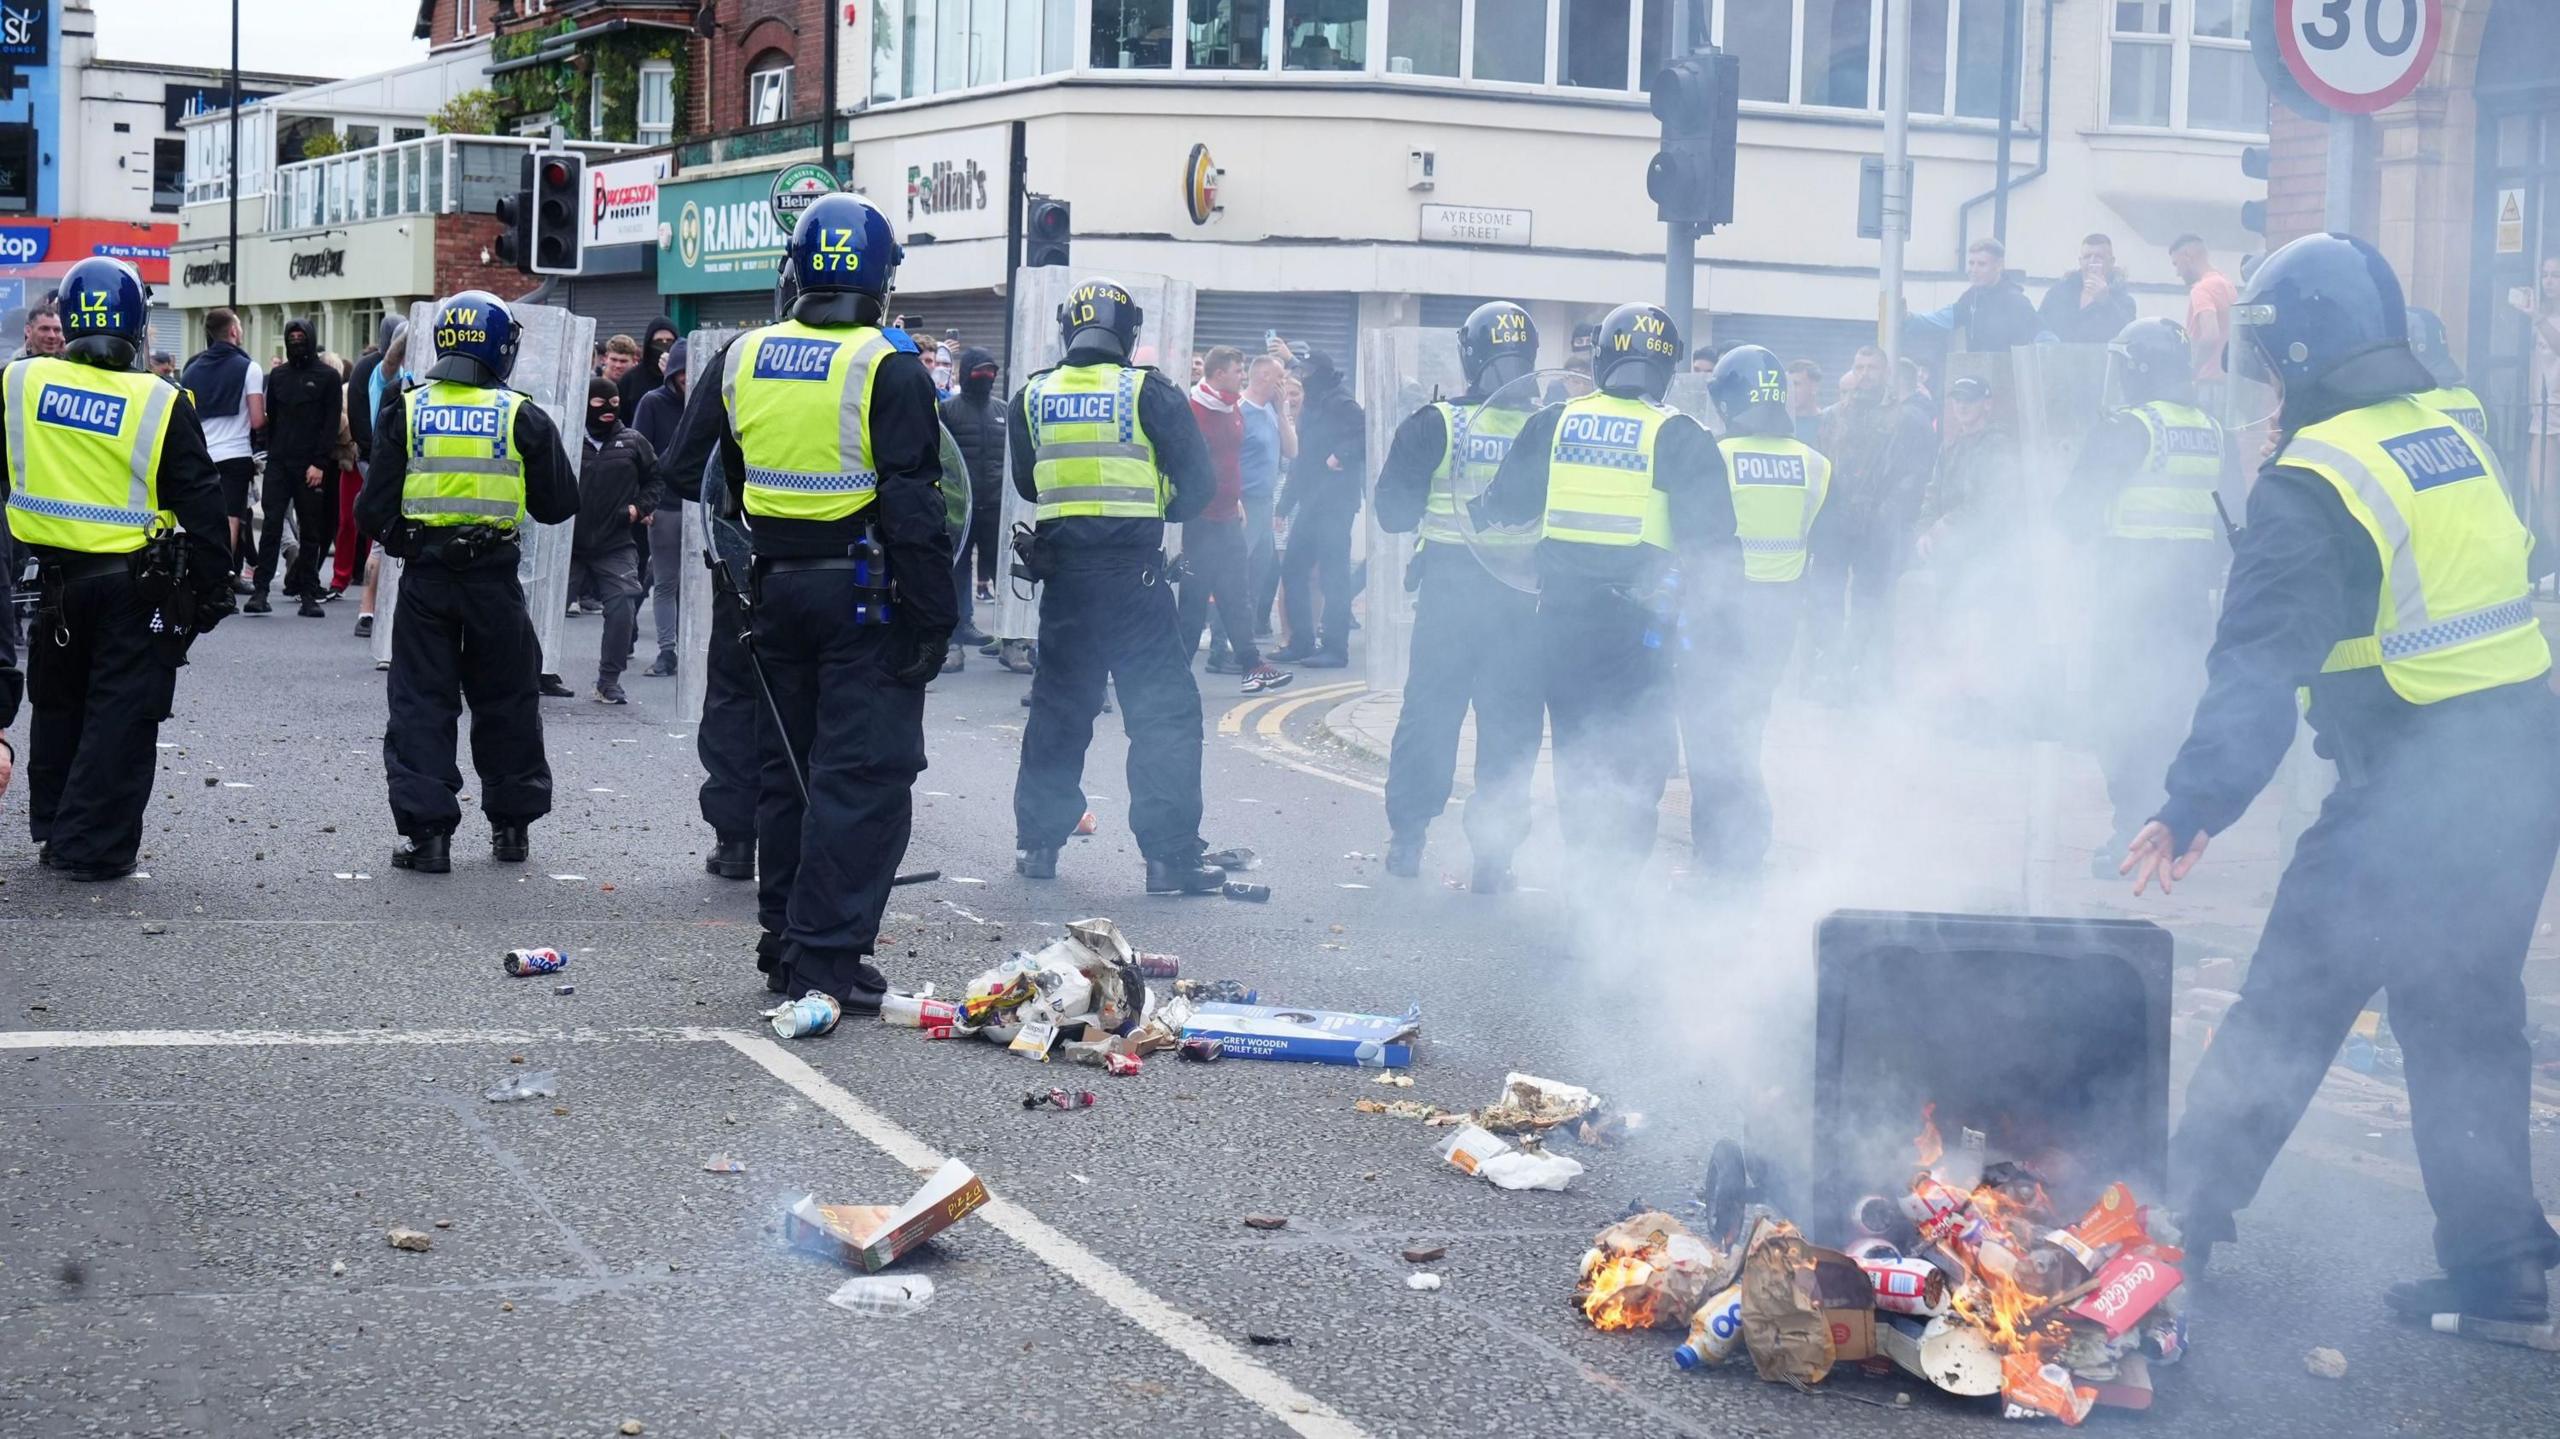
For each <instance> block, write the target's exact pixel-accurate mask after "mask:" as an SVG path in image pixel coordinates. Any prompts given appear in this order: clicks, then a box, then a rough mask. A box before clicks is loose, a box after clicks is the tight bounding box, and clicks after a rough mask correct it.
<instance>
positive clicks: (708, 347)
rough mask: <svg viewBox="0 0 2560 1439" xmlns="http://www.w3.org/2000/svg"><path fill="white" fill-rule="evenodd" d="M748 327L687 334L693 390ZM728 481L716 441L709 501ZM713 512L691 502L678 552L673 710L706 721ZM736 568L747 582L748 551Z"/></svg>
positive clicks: (683, 718)
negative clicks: (709, 549) (679, 572)
mask: <svg viewBox="0 0 2560 1439" xmlns="http://www.w3.org/2000/svg"><path fill="white" fill-rule="evenodd" d="M745 333H746V332H745V331H744V330H725V329H724V330H696V331H694V332H693V333H692V334H690V335H688V336H686V337H685V345H684V349H685V369H686V373H687V374H688V375H689V376H690V378H689V379H688V380H686V382H685V383H686V385H687V386H688V389H687V393H688V394H690V393H691V390H690V387H691V386H693V385H717V384H719V383H720V360H721V356H722V353H723V352H724V351H725V350H727V349H728V347H729V343H730V342H731V341H733V340H735V339H736V338H737V337H738V336H740V335H742V334H745ZM727 483H728V477H727V472H726V469H725V467H724V466H723V464H722V462H721V459H720V447H719V446H718V445H714V446H712V447H711V456H710V458H709V459H708V460H707V461H706V462H705V463H704V465H703V473H702V495H703V499H704V500H705V501H706V502H708V501H709V500H710V499H711V498H712V496H713V493H714V491H715V490H717V489H718V488H720V487H721V486H724V485H726V484H727ZM708 518H709V511H708V509H707V506H706V505H702V504H694V503H692V502H691V501H687V502H686V503H685V506H684V514H683V523H684V542H683V544H682V545H681V546H680V547H679V549H680V552H679V553H678V555H677V564H678V565H679V566H681V567H682V571H683V573H682V577H681V578H679V579H678V580H677V581H676V594H677V606H676V656H677V658H676V685H675V712H674V714H673V715H671V716H670V718H671V719H673V720H674V721H675V722H676V723H679V724H700V723H702V707H703V702H704V697H705V696H706V695H707V694H708V693H709V688H710V676H711V623H712V620H711V592H712V589H713V585H714V582H713V580H712V576H711V567H710V566H709V565H708V564H706V563H704V561H703V554H704V553H705V547H706V545H707V543H708V541H709V539H710V537H711V534H712V532H713V526H711V525H710V524H708V523H707V521H708ZM658 523H660V524H665V523H666V519H665V518H664V517H661V518H660V520H659V521H658ZM725 537H727V538H730V540H731V543H732V545H733V547H736V542H737V540H740V539H743V538H744V536H743V535H734V536H725ZM740 548H741V550H742V547H740ZM730 573H731V574H733V575H735V576H737V577H738V582H739V583H741V584H744V583H745V582H746V573H747V572H746V567H745V556H744V554H743V552H741V553H739V554H736V555H733V556H732V565H731V569H730ZM667 578H668V577H667V576H664V575H661V576H659V577H658V579H659V581H660V582H661V583H663V582H665V581H666V579H667ZM626 688H628V687H627V686H626Z"/></svg>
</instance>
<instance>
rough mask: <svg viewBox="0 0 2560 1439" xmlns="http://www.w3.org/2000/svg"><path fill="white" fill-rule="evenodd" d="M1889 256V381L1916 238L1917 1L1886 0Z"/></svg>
mask: <svg viewBox="0 0 2560 1439" xmlns="http://www.w3.org/2000/svg"><path fill="white" fill-rule="evenodd" d="M1884 14H1885V19H1884V34H1885V41H1884V46H1885V50H1884V53H1885V64H1884V205H1883V210H1884V215H1883V219H1884V227H1883V228H1884V257H1883V265H1882V267H1881V269H1882V273H1881V275H1880V276H1879V278H1880V280H1881V281H1882V285H1881V289H1882V295H1881V297H1880V299H1881V304H1880V310H1879V314H1878V316H1877V324H1876V328H1877V330H1878V332H1879V335H1878V338H1880V339H1881V340H1883V341H1884V346H1883V348H1884V363H1885V381H1886V383H1887V384H1892V383H1894V382H1895V377H1894V369H1895V367H1896V365H1897V364H1898V363H1899V362H1900V361H1901V359H1902V247H1903V242H1904V241H1905V240H1906V239H1907V238H1908V237H1909V236H1910V234H1911V0H1885V12H1884Z"/></svg>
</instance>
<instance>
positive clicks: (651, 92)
mask: <svg viewBox="0 0 2560 1439" xmlns="http://www.w3.org/2000/svg"><path fill="white" fill-rule="evenodd" d="M638 113H639V124H638V128H637V136H638V139H639V141H640V143H641V144H643V145H664V144H666V143H667V142H668V141H670V140H673V139H674V138H675V137H676V67H675V66H674V64H672V63H671V62H669V61H665V60H646V61H643V62H641V65H640V98H639V112H638Z"/></svg>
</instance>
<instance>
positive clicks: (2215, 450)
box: [2107, 400, 2223, 540]
mask: <svg viewBox="0 0 2560 1439" xmlns="http://www.w3.org/2000/svg"><path fill="white" fill-rule="evenodd" d="M2125 413H2126V414H2129V415H2131V416H2133V417H2134V418H2135V419H2137V420H2140V421H2141V422H2142V429H2143V433H2144V434H2146V435H2148V436H2149V437H2150V440H2151V447H2150V450H2149V452H2148V453H2146V454H2145V455H2144V456H2143V460H2142V468H2141V470H2140V471H2138V472H2137V473H2136V474H2135V475H2134V476H2133V478H2132V479H2131V480H2129V481H2127V482H2126V484H2125V485H2124V487H2123V488H2122V489H2120V490H2118V491H2117V492H2116V498H2115V503H2114V504H2112V505H2110V506H2108V507H2107V531H2108V533H2110V534H2113V535H2114V536H2116V537H2117V538H2118V539H2126V540H2216V539H2220V538H2221V537H2222V527H2221V516H2220V513H2219V512H2218V511H2216V510H2215V509H2214V506H2213V496H2214V488H2215V486H2217V485H2219V484H2220V483H2221V482H2222V449H2223V445H2222V426H2220V425H2218V424H2215V423H2214V420H2213V417H2212V416H2211V415H2208V414H2206V413H2205V412H2204V411H2202V410H2199V409H2196V408H2195V407H2194V406H2192V405H2173V404H2170V403H2169V402H2168V401H2166V400H2153V401H2152V402H2151V403H2149V404H2147V405H2137V406H2135V407H2134V408H2133V409H2130V410H2127V411H2125Z"/></svg>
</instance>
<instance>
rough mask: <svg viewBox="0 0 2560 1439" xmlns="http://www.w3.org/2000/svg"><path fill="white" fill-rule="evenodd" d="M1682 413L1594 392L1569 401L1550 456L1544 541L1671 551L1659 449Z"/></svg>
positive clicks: (1560, 418) (1652, 404) (1561, 414)
mask: <svg viewBox="0 0 2560 1439" xmlns="http://www.w3.org/2000/svg"><path fill="white" fill-rule="evenodd" d="M1677 413H1678V411H1676V410H1672V409H1669V408H1666V407H1664V406H1662V405H1657V404H1655V403H1653V402H1652V401H1651V400H1644V399H1637V398H1635V397H1632V396H1623V395H1612V394H1609V393H1607V392H1606V391H1594V392H1593V393H1591V394H1588V395H1584V396H1582V397H1581V398H1579V399H1574V400H1567V401H1566V402H1565V404H1564V409H1563V412H1562V413H1560V414H1559V415H1557V416H1556V438H1555V445H1554V447H1553V448H1552V449H1551V450H1549V451H1548V454H1547V519H1546V537H1547V538H1548V539H1550V540H1565V541H1568V542H1570V543H1574V544H1584V545H1622V546H1634V545H1652V546H1654V547H1655V548H1656V549H1664V550H1667V549H1669V548H1671V508H1670V505H1669V503H1668V502H1667V501H1666V500H1665V498H1664V496H1663V493H1662V491H1660V490H1657V489H1655V488H1654V487H1653V460H1654V445H1655V442H1656V441H1657V440H1658V439H1659V438H1660V437H1661V434H1662V426H1663V422H1664V421H1666V420H1669V419H1670V418H1671V417H1672V416H1673V415H1675V414H1677Z"/></svg>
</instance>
